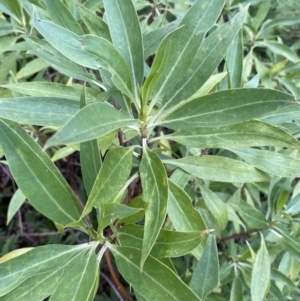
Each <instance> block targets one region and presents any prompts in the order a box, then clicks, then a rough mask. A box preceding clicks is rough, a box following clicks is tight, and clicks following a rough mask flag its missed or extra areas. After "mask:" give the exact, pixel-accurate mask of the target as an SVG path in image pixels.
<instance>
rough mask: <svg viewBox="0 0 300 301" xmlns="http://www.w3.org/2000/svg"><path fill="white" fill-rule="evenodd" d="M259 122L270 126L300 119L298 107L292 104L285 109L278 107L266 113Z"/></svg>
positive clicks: (299, 108)
mask: <svg viewBox="0 0 300 301" xmlns="http://www.w3.org/2000/svg"><path fill="white" fill-rule="evenodd" d="M259 119H260V120H262V121H264V122H268V123H272V124H280V123H283V122H290V121H292V120H299V119H300V106H299V104H294V105H290V106H286V107H279V108H278V109H277V110H275V111H272V112H268V113H266V114H265V115H263V116H262V117H260V118H259Z"/></svg>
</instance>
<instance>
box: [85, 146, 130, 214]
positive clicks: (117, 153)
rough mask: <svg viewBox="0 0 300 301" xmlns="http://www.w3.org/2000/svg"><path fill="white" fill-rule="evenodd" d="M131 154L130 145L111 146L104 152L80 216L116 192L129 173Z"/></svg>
mask: <svg viewBox="0 0 300 301" xmlns="http://www.w3.org/2000/svg"><path fill="white" fill-rule="evenodd" d="M132 154H133V148H132V147H129V148H127V147H117V148H113V149H111V150H110V151H109V152H108V153H107V154H106V156H105V160H104V162H103V164H102V166H101V168H100V171H99V173H98V175H97V178H96V180H95V184H94V186H93V188H92V191H91V193H90V196H89V198H88V201H87V204H86V206H85V208H84V211H83V213H82V215H81V217H83V216H85V215H86V214H88V213H89V212H91V210H92V208H93V207H95V208H99V207H100V206H101V205H103V204H106V203H108V202H111V201H112V200H113V198H114V197H115V196H116V195H117V194H118V192H119V191H120V190H121V188H122V187H123V186H124V184H125V183H126V181H127V180H128V177H129V175H130V171H131V168H132V159H133V158H132Z"/></svg>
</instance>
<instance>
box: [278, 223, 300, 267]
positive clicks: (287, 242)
mask: <svg viewBox="0 0 300 301" xmlns="http://www.w3.org/2000/svg"><path fill="white" fill-rule="evenodd" d="M276 229H277V230H278V231H279V232H280V234H281V235H282V236H283V237H284V239H283V243H284V246H285V248H286V250H287V251H288V252H289V253H290V255H291V256H292V257H293V258H294V259H295V260H297V261H298V262H300V240H299V239H298V238H296V237H294V236H292V235H290V234H287V233H285V232H284V231H283V230H281V229H278V228H276Z"/></svg>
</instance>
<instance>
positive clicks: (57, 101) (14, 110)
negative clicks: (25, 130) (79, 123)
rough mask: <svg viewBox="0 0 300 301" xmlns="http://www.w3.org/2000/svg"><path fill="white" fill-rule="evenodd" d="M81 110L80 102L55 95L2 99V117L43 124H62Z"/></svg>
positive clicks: (0, 116)
mask: <svg viewBox="0 0 300 301" xmlns="http://www.w3.org/2000/svg"><path fill="white" fill-rule="evenodd" d="M78 110H79V102H78V101H76V100H73V99H65V98H63V99H62V98H55V97H34V96H33V97H29V96H28V97H16V98H1V99H0V118H5V119H8V120H12V121H16V122H19V123H26V124H35V125H42V126H62V125H63V124H64V123H65V122H67V121H68V120H69V119H70V118H71V117H73V116H74V115H75V113H77V112H78Z"/></svg>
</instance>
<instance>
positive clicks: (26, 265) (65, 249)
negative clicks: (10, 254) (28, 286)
mask: <svg viewBox="0 0 300 301" xmlns="http://www.w3.org/2000/svg"><path fill="white" fill-rule="evenodd" d="M88 248H90V246H89V245H88V244H83V245H78V246H64V245H47V246H42V247H38V248H35V249H32V250H31V251H29V252H27V253H25V254H23V255H21V256H18V257H15V258H13V259H11V260H8V261H5V262H3V263H1V264H0V267H1V269H0V296H3V295H5V294H7V293H9V292H10V291H11V290H13V289H14V288H15V287H17V286H18V285H20V284H21V283H22V282H23V281H25V280H26V279H28V278H30V277H32V276H34V275H36V274H40V273H44V272H50V271H52V270H54V269H58V268H60V267H61V266H63V265H64V264H65V263H67V262H68V261H69V260H71V259H72V258H73V257H74V256H75V255H76V254H78V253H80V252H82V251H83V250H87V249H88Z"/></svg>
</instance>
